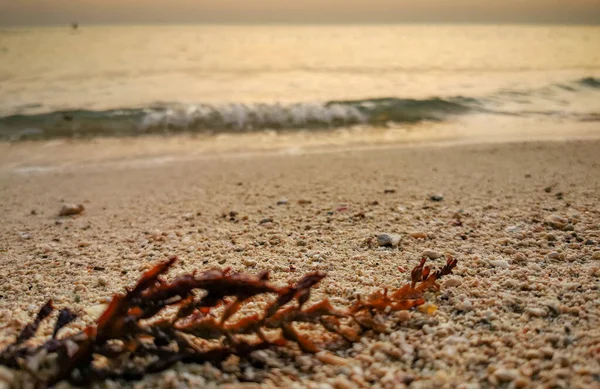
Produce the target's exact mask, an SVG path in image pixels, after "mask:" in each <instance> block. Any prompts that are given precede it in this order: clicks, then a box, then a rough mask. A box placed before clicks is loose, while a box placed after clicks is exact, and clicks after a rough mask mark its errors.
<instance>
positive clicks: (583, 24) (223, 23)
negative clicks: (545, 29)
mask: <svg viewBox="0 0 600 389" xmlns="http://www.w3.org/2000/svg"><path fill="white" fill-rule="evenodd" d="M73 23H76V24H78V26H79V27H82V26H90V27H125V26H129V27H132V26H139V27H142V26H199V25H204V26H335V25H339V26H344V25H346V26H371V25H373V26H377V25H380V26H386V25H387V26H393V25H421V26H431V25H472V26H473V25H474V26H563V27H571V26H572V27H600V21H597V22H577V21H571V22H559V21H494V22H491V21H433V20H432V21H380V22H378V21H324V22H311V21H198V22H167V21H165V22H161V21H155V22H81V21H78V20H72V21H69V22H64V23H58V22H56V23H54V22H51V23H42V24H28V23H15V24H3V23H1V22H0V28H43V27H62V26H64V27H69V26H71V25H72V24H73Z"/></svg>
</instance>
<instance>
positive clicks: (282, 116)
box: [139, 102, 368, 131]
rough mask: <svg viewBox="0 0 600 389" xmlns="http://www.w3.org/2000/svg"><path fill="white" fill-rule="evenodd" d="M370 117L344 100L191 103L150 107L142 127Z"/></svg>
mask: <svg viewBox="0 0 600 389" xmlns="http://www.w3.org/2000/svg"><path fill="white" fill-rule="evenodd" d="M367 121H368V117H367V116H366V115H364V114H363V113H362V112H360V111H359V110H358V109H357V108H356V107H353V106H349V105H342V104H324V103H317V102H311V103H296V104H290V105H284V104H280V103H275V104H239V103H238V104H236V103H230V104H221V105H204V104H189V105H180V106H175V107H169V108H167V109H164V110H160V111H148V112H147V113H146V114H145V116H144V117H143V118H142V120H141V122H140V126H139V127H140V129H141V130H143V131H146V130H149V129H152V128H157V127H158V128H161V127H163V128H170V127H176V128H189V127H192V126H194V127H206V128H210V127H226V128H231V129H235V130H248V129H254V128H262V127H279V128H291V127H301V126H303V125H306V124H310V123H318V124H321V125H323V126H330V125H334V124H338V123H344V124H357V123H366V122H367Z"/></svg>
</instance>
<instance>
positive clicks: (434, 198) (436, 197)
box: [429, 194, 444, 201]
mask: <svg viewBox="0 0 600 389" xmlns="http://www.w3.org/2000/svg"><path fill="white" fill-rule="evenodd" d="M429 200H431V201H442V200H444V196H443V195H441V194H433V195H431V196H429Z"/></svg>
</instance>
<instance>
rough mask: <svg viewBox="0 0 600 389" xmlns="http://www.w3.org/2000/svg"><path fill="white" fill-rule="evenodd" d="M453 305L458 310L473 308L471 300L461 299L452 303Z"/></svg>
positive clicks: (464, 310)
mask: <svg viewBox="0 0 600 389" xmlns="http://www.w3.org/2000/svg"><path fill="white" fill-rule="evenodd" d="M454 307H455V308H456V309H457V310H459V311H463V312H466V311H470V310H471V309H473V303H472V302H471V300H466V299H465V300H463V301H459V302H458V303H456V304H455V305H454Z"/></svg>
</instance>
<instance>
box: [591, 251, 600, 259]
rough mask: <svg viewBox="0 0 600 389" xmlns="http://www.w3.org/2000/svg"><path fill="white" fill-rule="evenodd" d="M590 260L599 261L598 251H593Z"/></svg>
mask: <svg viewBox="0 0 600 389" xmlns="http://www.w3.org/2000/svg"><path fill="white" fill-rule="evenodd" d="M592 259H600V251H594V253H593V254H592Z"/></svg>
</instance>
